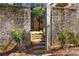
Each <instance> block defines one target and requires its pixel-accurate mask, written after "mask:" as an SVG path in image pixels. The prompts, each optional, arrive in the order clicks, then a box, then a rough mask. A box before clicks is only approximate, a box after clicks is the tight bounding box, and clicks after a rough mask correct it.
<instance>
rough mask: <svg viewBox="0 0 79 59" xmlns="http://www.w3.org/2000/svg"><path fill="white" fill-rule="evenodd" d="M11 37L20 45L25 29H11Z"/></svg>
mask: <svg viewBox="0 0 79 59" xmlns="http://www.w3.org/2000/svg"><path fill="white" fill-rule="evenodd" d="M11 37H12V39H13V40H14V41H15V42H16V43H17V44H19V45H21V44H23V41H24V38H25V30H24V29H22V28H13V29H12V31H11Z"/></svg>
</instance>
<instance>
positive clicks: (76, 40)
mask: <svg viewBox="0 0 79 59" xmlns="http://www.w3.org/2000/svg"><path fill="white" fill-rule="evenodd" d="M78 40H79V38H78V37H76V34H74V36H73V37H72V42H73V44H74V45H75V46H77V45H78V43H79V42H78Z"/></svg>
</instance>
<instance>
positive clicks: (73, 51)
mask: <svg viewBox="0 0 79 59" xmlns="http://www.w3.org/2000/svg"><path fill="white" fill-rule="evenodd" d="M48 53H51V56H79V47H67V48H64V49H62V48H60V49H53V50H51V51H50V52H48Z"/></svg>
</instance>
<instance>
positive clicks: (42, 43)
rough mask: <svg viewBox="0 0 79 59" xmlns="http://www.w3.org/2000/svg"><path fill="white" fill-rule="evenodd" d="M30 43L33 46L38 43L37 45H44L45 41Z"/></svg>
mask: <svg viewBox="0 0 79 59" xmlns="http://www.w3.org/2000/svg"><path fill="white" fill-rule="evenodd" d="M32 45H33V46H37V45H38V46H39V45H44V46H45V42H39V43H33V44H32Z"/></svg>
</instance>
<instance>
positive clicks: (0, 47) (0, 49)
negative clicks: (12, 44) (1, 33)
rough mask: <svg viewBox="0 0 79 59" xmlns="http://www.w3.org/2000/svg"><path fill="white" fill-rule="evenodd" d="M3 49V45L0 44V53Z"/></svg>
mask: <svg viewBox="0 0 79 59" xmlns="http://www.w3.org/2000/svg"><path fill="white" fill-rule="evenodd" d="M3 49H4V45H3V44H2V43H0V51H2V50H3Z"/></svg>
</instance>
